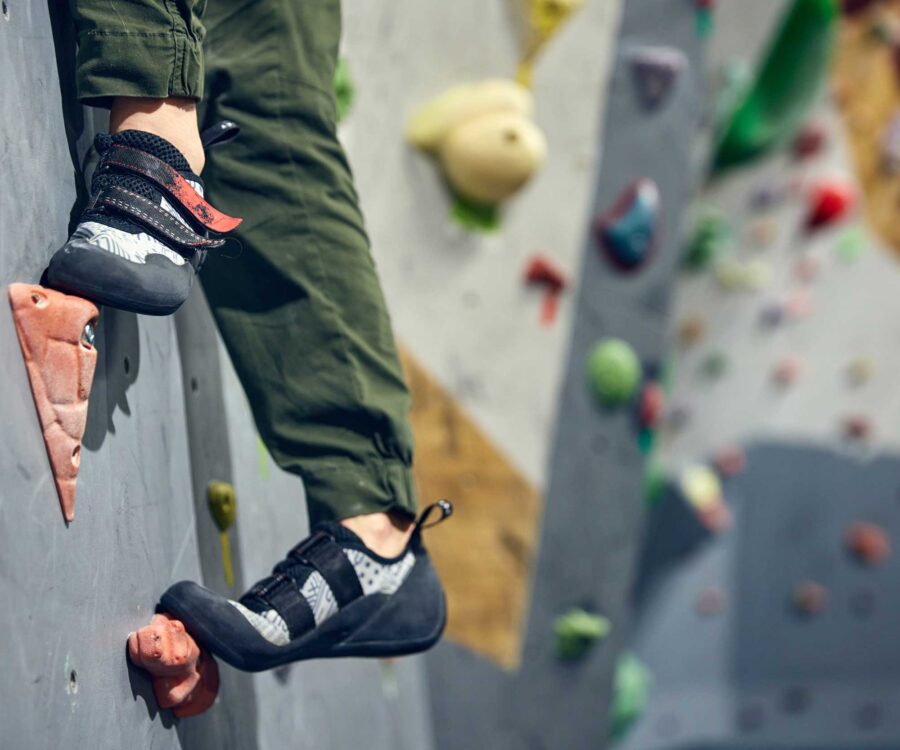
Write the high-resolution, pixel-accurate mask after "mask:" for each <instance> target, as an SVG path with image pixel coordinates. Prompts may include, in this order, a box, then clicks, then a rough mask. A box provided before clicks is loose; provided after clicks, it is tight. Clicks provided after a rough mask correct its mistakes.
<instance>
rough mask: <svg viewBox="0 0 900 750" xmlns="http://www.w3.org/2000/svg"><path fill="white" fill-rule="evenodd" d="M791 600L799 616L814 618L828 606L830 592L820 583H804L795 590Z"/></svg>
mask: <svg viewBox="0 0 900 750" xmlns="http://www.w3.org/2000/svg"><path fill="white" fill-rule="evenodd" d="M791 599H792V601H793V604H794V609H795V610H796V611H797V612H798V613H799V614H801V615H805V616H807V617H812V616H813V615H817V614H819V613H820V612H821V611H822V610H824V609H825V606H826V605H827V604H828V591H827V589H826V588H825V587H824V586H823V585H822V584H820V583H816V582H815V581H804V582H803V583H800V584H798V585H797V586H796V587H795V588H794V593H793V594H792V596H791Z"/></svg>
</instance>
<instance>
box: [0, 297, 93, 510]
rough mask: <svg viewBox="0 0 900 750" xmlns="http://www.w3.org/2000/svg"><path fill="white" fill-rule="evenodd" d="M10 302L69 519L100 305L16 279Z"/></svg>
mask: <svg viewBox="0 0 900 750" xmlns="http://www.w3.org/2000/svg"><path fill="white" fill-rule="evenodd" d="M9 302H10V305H11V306H12V314H13V320H14V321H15V324H16V332H17V334H18V336H19V344H20V345H21V347H22V355H23V356H24V358H25V368H26V370H27V372H28V381H29V383H30V384H31V393H32V395H33V396H34V404H35V406H36V407H37V412H38V419H39V421H40V425H41V433H42V434H43V436H44V444H45V445H46V446H47V455H48V457H49V458H50V469H51V470H52V472H53V479H54V481H55V483H56V491H57V494H58V495H59V502H60V505H61V506H62V511H63V515H64V516H65V519H66V521H67V522H68V521H71V520H72V519H73V518H74V515H75V485H76V481H77V479H78V468H79V466H80V464H81V438H82V437H83V436H84V428H85V424H86V422H87V409H88V396H89V394H90V392H91V383H92V382H93V380H94V368H95V367H96V365H97V350H96V349H95V348H94V344H93V326H94V324H95V323H96V321H97V317H98V316H99V314H100V311H99V310H98V309H97V306H96V305H94V304H93V303H92V302H88V301H87V300H85V299H81V298H80V297H73V296H70V295H68V294H62V293H61V292H56V291H54V290H52V289H45V288H44V287H42V286H38V285H37V284H10V286H9Z"/></svg>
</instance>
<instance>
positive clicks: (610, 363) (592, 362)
mask: <svg viewBox="0 0 900 750" xmlns="http://www.w3.org/2000/svg"><path fill="white" fill-rule="evenodd" d="M587 370H588V380H589V381H590V383H591V386H592V387H593V389H594V392H595V393H596V395H597V398H598V399H599V400H600V401H601V402H602V403H603V404H605V405H607V406H617V405H619V404H623V403H625V402H626V401H628V400H629V399H631V398H632V397H633V396H634V394H635V392H636V391H637V389H638V386H639V385H640V382H641V363H640V360H638V356H637V354H635V352H634V349H632V348H631V346H630V345H629V344H627V343H625V342H624V341H621V340H620V339H604V340H603V341H601V342H600V343H599V344H597V345H596V346H595V347H594V349H593V350H592V351H591V353H590V355H589V356H588V362H587Z"/></svg>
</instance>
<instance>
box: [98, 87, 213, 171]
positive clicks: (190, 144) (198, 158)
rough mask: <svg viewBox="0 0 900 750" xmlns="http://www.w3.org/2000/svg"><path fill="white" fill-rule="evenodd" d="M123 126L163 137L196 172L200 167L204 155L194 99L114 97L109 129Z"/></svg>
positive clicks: (201, 168)
mask: <svg viewBox="0 0 900 750" xmlns="http://www.w3.org/2000/svg"><path fill="white" fill-rule="evenodd" d="M123 130H143V131H144V132H147V133H153V134H154V135H158V136H159V137H160V138H165V139H166V140H167V141H168V142H169V143H171V144H172V145H173V146H175V148H177V149H178V150H179V151H180V152H181V153H182V154H183V155H184V158H185V159H187V162H188V164H190V165H191V169H192V170H193V171H194V173H195V174H200V172H201V171H203V167H204V165H205V164H206V155H205V154H204V152H203V144H202V142H201V141H200V130H199V128H198V126H197V103H196V102H195V101H194V100H193V99H179V98H171V99H141V98H136V97H127V96H121V97H116V98H115V99H113V102H112V107H111V108H110V113H109V132H110V133H120V132H122V131H123Z"/></svg>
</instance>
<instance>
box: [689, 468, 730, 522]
mask: <svg viewBox="0 0 900 750" xmlns="http://www.w3.org/2000/svg"><path fill="white" fill-rule="evenodd" d="M680 485H681V491H682V493H684V497H685V499H686V500H687V501H688V503H690V505H691V506H693V507H694V508H696V509H697V510H701V511H702V510H710V509H711V508H714V507H716V506H717V505H719V504H720V503H721V502H722V484H721V482H720V481H719V477H718V476H716V473H715V472H714V471H713V470H712V469H710V468H709V467H707V466H690V467H688V468H687V469H685V470H684V472H682V474H681V482H680Z"/></svg>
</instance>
